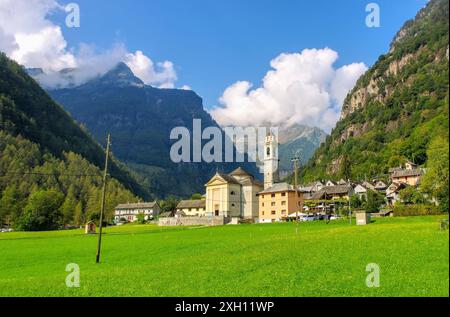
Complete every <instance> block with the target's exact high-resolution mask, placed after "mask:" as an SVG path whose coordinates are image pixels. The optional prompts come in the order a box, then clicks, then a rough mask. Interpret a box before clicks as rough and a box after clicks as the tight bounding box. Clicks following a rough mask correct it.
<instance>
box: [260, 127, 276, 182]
mask: <svg viewBox="0 0 450 317" xmlns="http://www.w3.org/2000/svg"><path fill="white" fill-rule="evenodd" d="M264 145H265V148H264V189H267V188H269V187H272V186H273V184H275V183H278V182H279V181H280V177H279V173H278V142H277V138H276V136H275V135H274V134H273V133H272V132H269V134H267V135H266V139H265V143H264Z"/></svg>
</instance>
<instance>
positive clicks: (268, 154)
mask: <svg viewBox="0 0 450 317" xmlns="http://www.w3.org/2000/svg"><path fill="white" fill-rule="evenodd" d="M267 156H270V147H268V148H267Z"/></svg>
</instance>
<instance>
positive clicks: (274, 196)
mask: <svg viewBox="0 0 450 317" xmlns="http://www.w3.org/2000/svg"><path fill="white" fill-rule="evenodd" d="M258 196H259V222H279V221H283V220H286V219H287V218H288V216H289V215H290V214H291V213H294V212H297V211H298V212H300V211H302V209H303V198H302V197H303V194H302V193H301V192H299V191H296V190H295V188H294V186H292V185H290V184H287V183H276V184H274V185H273V186H272V187H269V188H267V189H265V190H263V191H262V192H260V193H258Z"/></svg>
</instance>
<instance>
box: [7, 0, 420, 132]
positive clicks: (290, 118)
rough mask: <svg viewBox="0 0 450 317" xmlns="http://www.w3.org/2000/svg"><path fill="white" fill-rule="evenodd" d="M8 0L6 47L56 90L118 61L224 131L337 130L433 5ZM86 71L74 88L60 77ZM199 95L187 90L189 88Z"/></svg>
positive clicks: (350, 0)
mask: <svg viewBox="0 0 450 317" xmlns="http://www.w3.org/2000/svg"><path fill="white" fill-rule="evenodd" d="M69 1H70V0H0V50H1V51H4V52H5V53H6V54H7V55H8V56H9V57H11V58H13V59H15V60H16V61H17V62H18V63H20V64H22V65H24V66H25V67H40V68H42V69H43V70H44V72H45V74H43V75H42V76H40V77H39V78H37V79H38V81H39V82H40V83H41V84H42V85H43V86H44V87H45V88H54V87H64V86H66V85H67V84H82V83H84V82H86V81H87V80H89V79H92V78H94V77H96V76H98V75H101V74H104V73H105V72H106V71H108V70H109V69H111V68H112V67H114V65H116V64H117V63H118V62H119V61H124V62H126V63H127V64H128V66H130V68H131V69H132V70H133V72H134V73H135V75H136V76H138V77H139V78H141V79H142V80H143V81H144V82H145V83H146V84H149V85H152V86H155V87H159V88H184V89H186V88H188V89H189V88H191V89H193V90H194V91H195V92H196V93H198V94H199V95H200V96H202V97H203V99H204V106H205V108H206V109H207V110H208V111H209V112H210V113H211V115H212V116H213V117H214V119H215V120H216V121H217V122H218V123H219V124H220V125H222V126H227V125H235V126H236V125H239V126H248V125H253V126H254V125H260V124H267V123H270V124H273V125H279V126H285V127H290V126H292V125H293V124H306V125H310V126H316V127H320V128H322V129H324V130H325V131H327V132H329V131H330V130H331V129H332V128H333V127H334V126H335V123H336V121H337V120H338V119H339V116H340V111H341V107H342V103H343V101H344V99H345V96H346V95H347V93H348V91H349V90H350V89H351V88H352V87H353V86H354V84H355V82H356V80H357V79H358V78H359V77H360V76H361V75H362V74H363V73H364V72H365V71H366V70H367V68H368V67H370V66H371V65H372V64H373V63H374V62H375V61H376V60H377V58H378V57H379V55H380V54H383V53H386V52H387V51H388V49H389V44H390V42H391V41H392V39H393V37H394V35H395V34H396V32H397V31H398V30H399V29H400V27H401V26H402V25H403V24H404V22H405V21H406V20H409V19H411V18H413V17H414V16H415V15H416V13H417V12H418V11H419V9H420V8H422V7H424V6H425V4H426V3H427V0H395V1H392V0H377V1H376V2H375V3H376V4H377V5H378V6H379V8H380V19H381V26H380V27H378V28H369V27H368V26H367V25H366V17H367V15H368V14H369V13H368V12H366V7H367V5H368V4H369V3H370V1H367V0H339V1H336V0H314V1H313V0H310V1H306V0H277V1H276V0H133V1H131V0H96V1H91V0H77V1H75V3H77V4H78V5H79V7H80V11H81V27H79V28H69V27H68V26H67V25H66V23H65V19H66V16H67V13H66V12H65V10H64V6H65V5H66V4H68V3H69ZM64 68H75V69H76V71H75V72H73V73H71V74H72V76H71V78H72V79H69V80H72V82H68V78H67V77H66V78H65V77H64V76H61V74H60V73H59V71H60V70H61V69H64ZM186 86H188V87H186Z"/></svg>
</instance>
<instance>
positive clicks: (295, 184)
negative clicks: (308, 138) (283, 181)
mask: <svg viewBox="0 0 450 317" xmlns="http://www.w3.org/2000/svg"><path fill="white" fill-rule="evenodd" d="M299 160H300V159H299V158H298V157H297V156H296V157H294V158H292V160H291V161H292V162H294V188H295V200H296V201H297V206H296V208H295V220H296V222H297V227H296V228H295V232H296V233H298V221H299V220H298V208H299V206H298V162H299Z"/></svg>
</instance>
